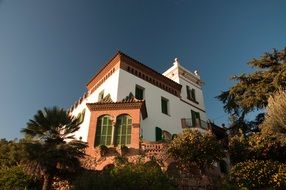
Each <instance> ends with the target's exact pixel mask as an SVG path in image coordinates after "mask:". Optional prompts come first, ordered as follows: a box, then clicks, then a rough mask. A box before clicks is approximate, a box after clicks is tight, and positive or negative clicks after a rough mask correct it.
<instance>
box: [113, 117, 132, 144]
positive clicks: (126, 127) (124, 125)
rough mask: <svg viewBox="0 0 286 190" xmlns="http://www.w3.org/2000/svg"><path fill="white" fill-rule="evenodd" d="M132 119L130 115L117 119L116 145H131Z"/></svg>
mask: <svg viewBox="0 0 286 190" xmlns="http://www.w3.org/2000/svg"><path fill="white" fill-rule="evenodd" d="M131 129H132V119H131V117H130V116H128V115H122V116H119V117H118V118H117V121H116V129H115V135H114V136H115V138H116V139H115V142H116V145H127V144H131Z"/></svg>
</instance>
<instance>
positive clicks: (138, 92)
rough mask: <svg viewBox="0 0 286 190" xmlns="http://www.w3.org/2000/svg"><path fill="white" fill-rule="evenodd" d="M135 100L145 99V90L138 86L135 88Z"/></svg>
mask: <svg viewBox="0 0 286 190" xmlns="http://www.w3.org/2000/svg"><path fill="white" fill-rule="evenodd" d="M135 98H136V99H138V100H143V99H144V88H142V87H140V86H137V85H136V87H135Z"/></svg>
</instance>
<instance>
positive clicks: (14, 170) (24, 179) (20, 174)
mask: <svg viewBox="0 0 286 190" xmlns="http://www.w3.org/2000/svg"><path fill="white" fill-rule="evenodd" d="M39 185H40V183H39V181H38V180H37V179H36V178H32V177H30V176H27V175H26V174H25V173H24V171H23V168H22V167H21V166H11V167H2V168H1V169H0V189H1V190H11V189H13V190H23V189H27V190H28V189H29V190H33V189H34V190H36V189H40V188H39Z"/></svg>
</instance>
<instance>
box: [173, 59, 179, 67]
mask: <svg viewBox="0 0 286 190" xmlns="http://www.w3.org/2000/svg"><path fill="white" fill-rule="evenodd" d="M173 64H174V65H176V66H179V65H180V62H179V59H178V58H175V59H174V63H173Z"/></svg>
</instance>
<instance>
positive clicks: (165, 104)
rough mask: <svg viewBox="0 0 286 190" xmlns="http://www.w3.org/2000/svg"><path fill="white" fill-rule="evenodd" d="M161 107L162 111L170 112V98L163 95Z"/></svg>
mask: <svg viewBox="0 0 286 190" xmlns="http://www.w3.org/2000/svg"><path fill="white" fill-rule="evenodd" d="M161 109H162V113H164V114H168V100H167V99H165V98H163V97H161Z"/></svg>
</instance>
